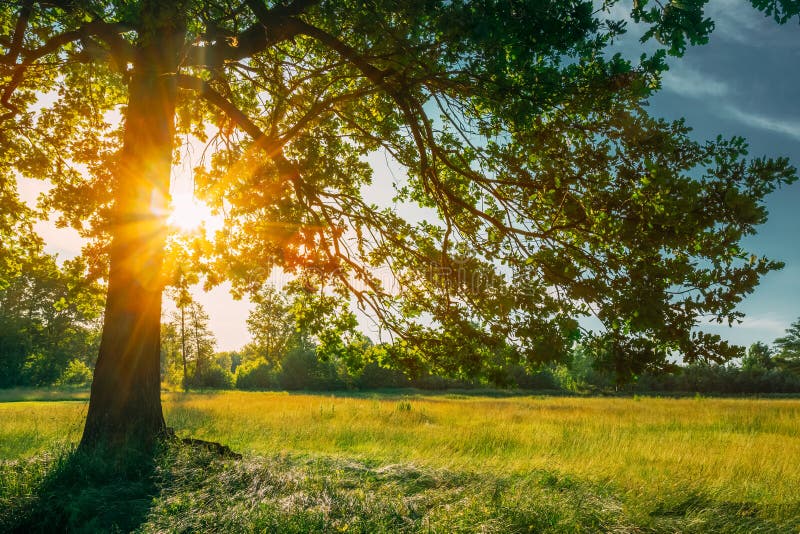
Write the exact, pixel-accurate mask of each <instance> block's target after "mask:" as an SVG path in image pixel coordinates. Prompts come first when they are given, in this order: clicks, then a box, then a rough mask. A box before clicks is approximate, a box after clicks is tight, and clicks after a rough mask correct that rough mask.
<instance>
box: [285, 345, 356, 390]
mask: <svg viewBox="0 0 800 534" xmlns="http://www.w3.org/2000/svg"><path fill="white" fill-rule="evenodd" d="M278 385H279V386H280V387H281V388H282V389H288V390H296V389H310V390H317V391H323V390H337V389H345V388H346V384H345V383H344V381H343V380H342V379H341V378H340V377H339V375H338V373H337V371H336V365H334V364H333V363H332V362H324V361H320V360H319V359H318V358H317V354H316V352H314V350H313V349H303V348H299V347H298V348H294V349H292V350H290V351H289V352H288V353H287V354H286V357H285V358H284V359H283V362H282V368H281V372H280V373H278Z"/></svg>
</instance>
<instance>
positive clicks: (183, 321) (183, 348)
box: [181, 303, 189, 391]
mask: <svg viewBox="0 0 800 534" xmlns="http://www.w3.org/2000/svg"><path fill="white" fill-rule="evenodd" d="M181 357H182V358H183V391H186V390H188V389H189V368H188V366H187V365H186V305H185V304H183V303H181Z"/></svg>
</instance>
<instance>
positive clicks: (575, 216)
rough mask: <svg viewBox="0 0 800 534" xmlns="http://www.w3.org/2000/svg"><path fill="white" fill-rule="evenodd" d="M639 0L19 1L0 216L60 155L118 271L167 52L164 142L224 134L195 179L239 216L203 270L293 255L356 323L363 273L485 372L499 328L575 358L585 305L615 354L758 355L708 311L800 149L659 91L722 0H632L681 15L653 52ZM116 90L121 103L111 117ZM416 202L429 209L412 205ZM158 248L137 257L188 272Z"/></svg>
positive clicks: (510, 342) (380, 316) (743, 282)
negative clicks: (129, 177)
mask: <svg viewBox="0 0 800 534" xmlns="http://www.w3.org/2000/svg"><path fill="white" fill-rule="evenodd" d="M616 3H617V2H615V1H613V0H607V1H605V2H603V3H602V5H600V6H598V5H597V3H596V2H592V1H589V0H569V1H563V0H546V1H538V0H537V1H521V0H520V1H512V2H509V1H507V0H488V1H484V2H469V1H466V0H459V1H438V0H433V1H424V2H423V1H412V2H396V1H389V0H385V1H384V0H370V1H368V2H329V1H324V0H321V1H318V2H315V1H304V0H294V1H292V2H288V3H280V2H262V1H259V0H253V1H248V2H245V3H244V4H241V5H238V6H236V7H234V6H233V5H232V4H231V3H229V2H222V1H216V0H203V1H199V0H182V1H180V2H174V3H168V4H162V3H158V2H152V1H149V0H141V1H132V2H115V1H106V2H94V1H92V2H89V1H73V2H23V3H22V4H21V7H19V8H17V7H16V6H13V7H12V6H9V5H6V6H4V7H3V8H2V9H0V26H2V27H3V28H4V30H5V31H4V33H5V34H6V35H8V36H9V37H8V38H6V39H3V40H2V41H0V47H2V55H0V80H2V82H0V92H1V93H2V99H1V100H2V105H3V107H4V108H5V110H6V112H5V114H4V115H3V116H2V117H1V118H2V124H1V125H0V135H1V136H2V139H1V140H2V145H3V146H4V147H5V148H6V150H5V152H4V154H5V155H4V156H3V160H2V162H0V163H2V166H0V176H2V181H1V182H0V184H2V189H0V191H1V192H2V194H3V195H4V196H3V197H0V198H2V199H3V200H2V202H3V205H2V207H3V210H4V213H8V214H10V215H7V216H6V215H4V217H7V218H6V219H3V221H4V222H2V225H3V226H2V229H3V231H4V232H8V228H11V226H10V225H14V224H17V225H18V224H23V223H22V222H18V221H24V217H23V215H24V214H23V213H22V210H20V208H19V206H18V204H17V203H16V201H15V198H14V194H13V189H12V188H11V187H10V186H9V185H8V184H9V183H11V181H12V180H13V176H14V173H20V174H22V175H24V176H29V177H33V178H39V179H47V180H50V181H51V182H52V183H53V184H54V186H55V187H54V188H53V189H52V191H51V192H50V193H49V194H48V195H47V196H46V198H45V199H44V201H43V207H44V208H46V209H49V210H56V211H58V212H59V213H60V215H59V219H58V220H59V223H60V224H65V225H70V226H73V227H75V228H77V229H78V230H79V231H80V232H81V233H82V235H84V236H86V237H90V238H93V239H94V241H93V244H92V245H91V246H89V247H88V248H87V250H86V251H85V253H86V257H87V258H89V259H90V264H91V266H92V269H93V272H95V273H96V274H98V275H102V274H103V273H105V272H106V266H107V257H106V253H107V250H108V242H109V238H110V237H112V236H116V237H119V238H120V239H122V240H124V239H127V238H126V237H125V236H126V235H127V234H125V230H124V228H125V225H124V224H123V225H120V224H116V223H118V222H119V221H116V222H115V219H114V216H115V215H114V213H115V212H114V211H112V207H113V208H114V209H117V210H118V213H117V215H116V216H121V215H120V214H125V216H126V217H127V216H129V215H130V213H128V211H125V210H133V208H134V207H137V206H140V205H141V206H150V205H151V204H152V203H153V202H155V203H156V204H163V203H164V199H163V198H160V197H159V196H158V195H163V191H162V190H161V189H163V188H160V186H157V185H152V191H150V192H149V193H148V192H147V191H144V192H137V193H136V194H134V195H127V194H126V191H128V190H127V189H124V187H123V186H122V185H120V184H121V182H120V179H119V176H120V169H119V168H117V166H115V165H116V164H115V161H116V160H115V157H116V154H118V153H119V150H120V148H121V146H122V144H123V142H127V143H128V144H129V145H130V146H133V143H134V141H135V140H133V139H131V138H130V137H128V138H126V137H125V136H124V135H123V134H125V133H126V132H128V133H130V131H129V129H127V128H129V127H130V126H131V125H133V124H137V121H138V120H139V119H141V118H142V116H141V115H142V112H141V111H139V110H141V106H142V105H143V104H142V101H143V100H141V99H142V98H143V95H144V96H145V97H152V96H154V95H152V94H148V93H147V92H146V91H144V92H136V91H130V90H129V89H130V88H132V87H134V86H135V87H140V86H139V85H134V82H133V80H138V81H141V80H143V79H144V77H146V75H147V73H152V72H154V69H155V70H158V69H161V71H163V72H160V71H159V72H160V75H163V76H166V77H168V79H169V81H170V83H171V84H172V85H171V86H170V87H172V89H174V90H175V91H177V92H174V93H171V92H169V91H166V92H167V93H169V94H168V95H166V96H163V98H165V99H166V100H165V102H167V101H168V100H169V102H170V104H169V105H167V106H165V107H164V109H170V110H171V109H172V106H173V105H174V106H175V109H176V112H175V118H176V121H177V122H176V131H175V139H174V141H173V146H172V147H166V148H177V147H178V146H179V145H180V143H181V142H183V141H185V140H188V139H190V138H196V139H200V140H202V141H207V142H208V143H209V154H210V156H209V157H208V158H207V159H205V160H204V161H203V162H202V164H201V165H200V166H198V168H196V169H195V184H196V188H197V193H198V194H199V195H200V196H201V197H202V198H203V199H204V200H205V201H206V202H207V203H208V204H209V205H211V206H212V207H213V208H214V209H216V210H218V211H219V212H220V213H224V214H225V217H226V221H225V228H224V229H223V230H221V231H220V232H217V233H216V235H214V236H202V235H201V236H195V238H193V239H192V241H191V244H189V245H187V246H186V248H185V252H187V254H186V256H187V258H188V259H189V260H190V263H191V265H186V266H185V271H186V272H190V273H191V276H197V275H198V274H199V275H202V276H203V277H204V281H205V283H206V285H208V286H213V285H216V284H218V283H221V282H222V281H223V280H226V279H227V280H230V281H231V283H232V284H233V287H234V291H235V292H236V293H237V294H241V293H245V292H250V293H254V294H255V293H256V292H257V291H258V290H259V289H260V288H261V287H262V286H263V282H264V281H265V280H266V279H267V277H268V276H269V273H271V272H272V270H273V269H274V268H280V269H283V270H284V271H287V272H290V273H294V274H296V275H298V278H299V279H303V280H307V279H311V280H314V285H315V287H317V288H321V287H328V288H330V290H329V292H328V293H321V296H319V297H315V296H314V295H315V293H314V292H308V295H307V297H305V299H306V301H307V302H309V303H311V302H312V300H313V299H314V298H316V299H317V300H316V301H314V302H313V305H314V306H321V307H323V308H326V309H328V310H329V311H330V313H331V315H324V317H325V318H326V320H328V321H334V322H338V324H337V325H336V328H326V329H323V330H320V331H319V333H323V332H339V333H343V332H347V331H349V330H352V326H353V319H352V314H349V312H348V313H335V314H334V313H333V312H334V310H335V308H336V306H337V304H335V303H333V302H331V301H328V300H327V299H328V298H334V297H332V296H331V295H335V296H337V297H342V296H344V295H346V294H348V295H352V296H354V298H355V299H356V301H357V303H358V305H359V306H361V307H362V308H365V309H367V310H369V312H370V313H371V314H372V315H373V316H374V317H375V318H376V319H377V320H379V321H380V323H381V324H382V325H383V326H384V327H385V328H386V329H388V330H389V331H391V332H392V333H393V334H396V335H398V336H399V337H400V338H402V339H403V340H405V341H406V342H408V343H409V344H410V345H412V346H413V347H414V349H415V350H416V351H417V353H418V354H417V355H416V357H417V358H418V359H419V361H425V362H428V363H430V364H431V365H433V366H435V367H437V368H439V369H442V370H444V371H446V372H448V373H451V372H452V373H454V374H459V373H460V374H463V375H465V376H466V375H477V374H480V373H491V372H493V371H492V365H493V364H492V363H491V362H490V363H489V364H485V362H487V358H488V357H489V356H490V355H492V354H495V355H496V354H500V353H502V350H501V349H503V348H504V347H513V350H512V351H510V352H509V353H508V358H511V359H512V360H514V361H515V362H516V363H520V364H522V365H525V366H528V367H530V368H533V367H535V366H536V365H538V364H540V363H542V362H549V361H554V360H558V359H559V358H560V357H561V356H562V355H563V354H565V353H566V351H567V349H569V348H570V347H571V345H572V344H573V343H574V341H575V340H576V338H577V337H578V334H579V328H578V324H579V323H578V319H579V318H581V317H584V316H588V315H593V316H595V317H596V318H597V319H599V321H600V322H601V323H602V325H603V330H602V331H601V332H598V333H597V334H596V335H594V336H592V337H591V338H589V339H587V340H585V343H586V344H587V345H589V344H590V345H592V346H593V347H594V348H595V350H596V351H597V352H598V353H599V352H602V353H603V354H604V355H605V356H604V358H605V365H606V366H607V367H608V368H610V369H614V370H615V372H616V373H617V374H618V375H619V376H627V377H632V376H635V375H637V374H639V373H641V372H643V371H644V370H648V369H650V370H652V369H660V368H664V367H665V366H666V365H667V362H668V361H669V356H670V355H672V354H675V353H680V354H682V355H683V357H684V358H685V360H686V361H689V362H692V361H698V360H701V359H710V360H715V361H724V360H727V359H730V358H732V357H734V356H738V355H741V349H739V348H737V347H731V346H728V345H727V344H726V343H724V342H722V341H721V339H720V338H719V337H718V336H712V335H709V334H705V333H701V332H698V331H697V330H696V326H697V325H698V317H700V316H703V317H711V318H714V319H716V320H717V321H719V322H728V323H733V322H735V321H736V320H737V319H739V318H740V317H741V314H740V313H739V312H738V311H736V306H737V304H738V303H739V302H740V301H741V299H742V298H743V296H744V295H746V294H748V293H749V292H751V291H752V290H753V289H754V287H755V286H756V284H757V283H758V281H759V278H760V277H761V276H763V275H764V274H766V273H767V272H769V271H771V270H774V269H777V268H780V266H781V264H780V263H779V262H776V261H773V260H770V259H768V258H764V257H762V258H757V257H754V256H751V255H750V254H749V253H748V252H747V251H745V250H743V249H742V246H741V240H742V238H744V237H746V236H748V235H751V234H753V233H754V232H755V228H756V226H757V225H759V224H761V223H763V222H764V221H765V220H766V216H767V213H766V210H765V208H764V205H763V199H764V197H765V196H766V195H767V194H769V193H770V192H772V191H773V190H774V189H775V188H776V187H778V186H781V185H784V184H789V183H791V182H793V181H794V180H795V178H796V177H795V169H794V168H793V167H791V166H790V165H789V163H788V162H787V161H786V160H785V159H777V160H771V159H764V158H756V159H748V158H747V145H746V143H745V141H744V140H743V139H741V138H738V137H734V138H732V139H722V138H718V139H716V140H711V141H707V142H697V141H695V140H693V139H692V138H691V136H690V128H689V127H688V126H687V125H685V124H684V123H683V122H682V121H677V122H667V121H664V120H659V119H657V118H653V117H651V116H650V115H649V114H648V110H647V108H646V98H647V97H648V96H649V95H650V94H652V92H653V90H655V89H657V88H658V86H659V83H660V74H661V73H662V72H663V71H664V69H665V68H666V63H665V58H666V56H667V53H669V54H672V55H681V54H682V53H683V52H684V50H685V48H686V46H687V45H689V44H701V43H704V42H705V41H706V40H707V38H708V35H709V33H710V32H711V31H712V29H713V22H712V21H710V20H708V19H707V18H706V17H705V16H704V14H703V8H704V6H705V4H706V1H705V0H690V1H689V0H687V1H683V2H668V3H659V2H655V3H651V2H647V1H643V0H642V1H637V2H634V7H633V10H632V16H633V18H634V20H637V21H640V22H643V23H645V24H647V25H648V27H649V31H647V32H646V34H645V37H644V38H645V39H650V38H654V39H655V40H656V41H657V42H658V43H660V49H659V50H658V51H656V52H654V53H652V54H650V55H647V54H645V55H643V56H642V58H641V59H640V61H639V62H638V63H634V62H630V61H628V60H625V59H623V58H622V57H621V56H619V55H610V54H609V53H608V49H607V46H608V45H609V43H610V42H611V41H612V40H613V39H615V38H617V37H619V36H620V35H621V34H622V33H623V32H624V23H623V21H620V20H614V19H613V17H612V16H611V13H612V11H611V7H612V6H613V5H614V4H616ZM752 3H753V5H754V6H755V7H756V8H758V9H761V10H763V11H764V12H765V13H767V14H768V15H772V16H773V17H774V18H776V20H778V21H779V22H785V21H787V20H789V19H790V18H792V17H793V16H794V15H795V14H797V6H796V2H794V1H793V0H780V1H770V2H762V1H759V0H753V2H752ZM12 29H13V30H12ZM159 39H160V41H159ZM158 42H163V44H164V46H163V47H160V48H159V47H158V46H157V45H155V44H154V43H158ZM154 50H157V51H158V52H154ZM143 51H146V52H147V53H145V52H143ZM172 51H174V53H173V52H172ZM151 52H152V53H151ZM162 56H163V57H162ZM159 79H160V78H159ZM137 83H138V82H137ZM172 89H170V91H172ZM137 91H138V89H137ZM50 94H52V95H58V98H54V99H50V100H48V99H47V98H43V95H50ZM169 95H172V96H169ZM156 96H159V95H156ZM137 99H139V100H137ZM170 99H172V100H170ZM126 101H127V102H128V104H129V105H127V107H126ZM34 104H37V105H34ZM137 106H139V107H137ZM159 109H160V108H159V107H158V106H157V107H156V108H155V109H150V110H148V112H149V113H151V114H156V113H158V112H159ZM118 113H122V114H123V115H124V116H125V121H114V120H110V117H111V116H112V115H114V114H118ZM137 113H138V114H139V115H137ZM170 113H171V112H170ZM126 114H127V115H126ZM165 120H166V122H164V124H172V117H171V116H170V117H168V118H166V119H165ZM126 139H127V140H126ZM129 148H130V147H129ZM162 148H163V147H162ZM174 152H175V153H179V151H174ZM143 153H144V152H143ZM376 153H382V154H383V155H385V156H386V157H387V158H388V159H389V160H390V161H391V162H392V164H393V165H395V166H397V167H400V168H401V169H402V171H403V172H402V175H401V176H398V177H395V179H394V183H393V184H392V185H393V186H394V198H393V199H392V201H388V200H386V201H384V202H382V203H376V202H371V201H370V200H368V196H367V195H366V194H365V191H366V190H367V188H368V187H369V186H370V185H373V181H374V176H373V174H372V169H371V167H370V165H369V164H368V158H369V157H371V156H373V155H374V154H376ZM125 154H126V157H129V158H130V160H125V161H126V162H127V163H126V164H128V163H131V162H134V163H137V164H141V165H144V162H136V155H137V152H136V150H135V149H132V148H130V150H129V151H128V152H125ZM143 168H147V166H146V165H144V167H143ZM381 185H383V186H388V185H389V184H381ZM125 187H127V186H125ZM137 191H138V190H137ZM137 203H138V204H137ZM141 206H140V207H141ZM412 206H413V207H416V208H421V209H422V210H423V211H424V212H425V213H426V214H427V215H426V216H425V217H424V220H420V219H414V218H405V217H404V216H403V212H404V210H405V208H407V207H412ZM120 210H121V211H120ZM134 211H135V210H134ZM8 221H11V222H8ZM155 233H158V232H155ZM120 243H122V241H120ZM126 243H127V242H126ZM130 243H134V241H133V240H131V241H130ZM154 243H155V244H154V245H153V247H155V249H157V250H156V255H155V256H153V257H154V258H159V257H160V256H158V254H157V252H158V251H159V250H160V246H161V245H159V244H158V243H160V241H158V240H157V239H155V238H154ZM15 246H16V245H15ZM126 246H128V244H125V243H123V244H122V245H120V247H121V248H120V250H127V249H125V247H126ZM135 246H140V248H142V250H145V251H147V250H148V249H147V247H146V246H142V245H140V244H138V242H136V245H135ZM135 246H134V245H133V244H131V247H133V248H130V250H134V251H135V250H138V249H136V248H135ZM4 250H5V249H4ZM3 254H4V256H3V257H2V258H0V260H2V261H4V262H6V263H8V262H9V261H11V260H8V259H3V258H7V257H11V256H10V255H9V253H6V252H4V253H3ZM135 255H136V254H135V253H134V254H133V256H135ZM12 256H13V255H12ZM137 261H138V260H137ZM159 262H160V260H158V261H156V260H153V262H151V263H152V265H151V264H150V263H148V262H144V263H143V266H142V267H141V268H142V269H143V271H142V272H143V273H144V274H142V277H143V278H145V279H147V280H160V279H161V278H169V276H168V274H169V273H166V274H165V273H164V272H161V269H160V267H159ZM123 263H124V262H123ZM137 265H138V264H137ZM181 265H182V268H183V263H181ZM168 269H169V267H168V268H167V270H168ZM379 269H384V270H388V271H389V272H390V273H391V276H390V277H389V278H390V280H386V279H383V280H382V279H381V278H380V277H379V276H378V274H377V272H378V270H379ZM145 271H146V272H145ZM140 274H141V273H140ZM293 313H295V316H296V317H297V318H298V320H302V310H301V309H296V310H293ZM309 328H311V330H309V332H311V334H312V335H318V334H319V333H315V332H314V330H313V327H312V326H311V325H309ZM340 337H341V336H339V338H340ZM262 341H263V340H262ZM319 341H320V343H321V345H322V346H323V347H330V350H333V351H338V352H342V351H347V350H348V343H347V342H345V343H344V344H343V345H342V344H341V343H342V342H341V341H339V340H338V338H336V337H335V336H334V337H331V338H330V339H320V340H319ZM361 341H363V340H358V339H355V338H354V343H360V342H361ZM270 350H271V349H270ZM326 350H327V349H326ZM199 353H200V352H199V350H198V354H199ZM201 361H202V359H201V358H198V359H197V363H198V365H199V364H200V362H201ZM198 372H199V368H198Z"/></svg>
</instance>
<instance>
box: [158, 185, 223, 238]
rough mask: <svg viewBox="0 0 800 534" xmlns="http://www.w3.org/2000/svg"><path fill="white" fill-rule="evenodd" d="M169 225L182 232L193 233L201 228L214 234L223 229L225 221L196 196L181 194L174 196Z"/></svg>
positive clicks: (168, 220) (168, 219)
mask: <svg viewBox="0 0 800 534" xmlns="http://www.w3.org/2000/svg"><path fill="white" fill-rule="evenodd" d="M167 224H169V225H170V226H172V227H173V228H176V229H177V230H180V231H182V232H193V231H195V230H198V229H200V228H205V229H206V230H207V231H210V232H214V231H216V230H219V229H221V228H222V224H223V220H222V217H221V216H220V215H217V214H215V213H214V212H213V211H212V210H211V208H209V207H208V206H207V205H206V204H204V203H203V202H201V201H199V200H197V199H196V198H194V195H191V194H184V193H179V194H175V195H173V196H172V203H171V211H170V215H169V217H168V218H167Z"/></svg>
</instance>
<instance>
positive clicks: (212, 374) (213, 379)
mask: <svg viewBox="0 0 800 534" xmlns="http://www.w3.org/2000/svg"><path fill="white" fill-rule="evenodd" d="M186 386H187V387H190V388H208V389H231V388H233V374H231V372H230V371H228V370H227V369H223V368H222V367H220V366H219V365H216V364H213V365H212V366H211V367H209V368H208V369H205V370H203V372H202V373H201V374H200V375H197V374H194V375H192V376H191V377H190V378H189V380H188V381H187V383H186Z"/></svg>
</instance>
